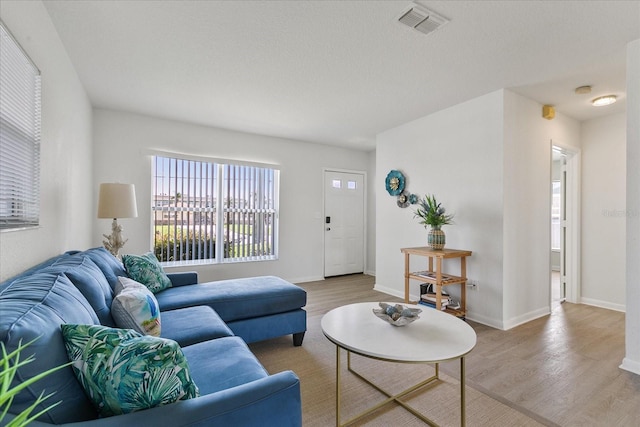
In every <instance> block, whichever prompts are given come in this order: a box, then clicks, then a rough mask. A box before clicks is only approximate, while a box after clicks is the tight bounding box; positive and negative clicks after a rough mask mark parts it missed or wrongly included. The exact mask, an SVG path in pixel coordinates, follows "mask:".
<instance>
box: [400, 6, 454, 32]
mask: <svg viewBox="0 0 640 427" xmlns="http://www.w3.org/2000/svg"><path fill="white" fill-rule="evenodd" d="M449 21H450V20H449V19H447V18H445V17H443V16H441V15H438V14H437V13H435V12H433V11H431V10H429V9H427V8H425V7H423V6H420V5H417V4H414V5H413V6H412V7H411V8H410V9H409V10H407V11H406V12H404V13H403V14H402V15H401V16H400V17H399V18H398V22H401V23H402V24H404V25H406V26H408V27H411V28H413V29H414V30H418V31H420V32H422V33H424V34H429V33H432V32H434V31H435V30H437V29H438V28H440V27H442V26H443V25H445V24H447V23H448V22H449Z"/></svg>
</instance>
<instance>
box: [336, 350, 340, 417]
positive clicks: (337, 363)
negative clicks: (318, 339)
mask: <svg viewBox="0 0 640 427" xmlns="http://www.w3.org/2000/svg"><path fill="white" fill-rule="evenodd" d="M336 427H340V347H338V346H336Z"/></svg>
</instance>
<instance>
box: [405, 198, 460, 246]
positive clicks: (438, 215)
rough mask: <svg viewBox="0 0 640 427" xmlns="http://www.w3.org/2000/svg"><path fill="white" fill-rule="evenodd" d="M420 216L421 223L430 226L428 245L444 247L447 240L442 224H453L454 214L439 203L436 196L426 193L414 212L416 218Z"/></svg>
mask: <svg viewBox="0 0 640 427" xmlns="http://www.w3.org/2000/svg"><path fill="white" fill-rule="evenodd" d="M415 217H417V218H420V224H422V225H424V227H425V228H427V227H429V233H428V234H427V246H429V247H430V248H432V249H443V248H444V245H445V241H446V236H445V234H444V231H442V226H443V225H446V224H451V223H452V222H453V221H452V220H453V214H448V213H446V209H445V208H444V206H442V204H441V203H438V201H437V200H436V196H434V195H429V194H427V195H425V196H424V198H422V199H420V200H419V201H418V208H417V209H416V210H415V212H414V218H415Z"/></svg>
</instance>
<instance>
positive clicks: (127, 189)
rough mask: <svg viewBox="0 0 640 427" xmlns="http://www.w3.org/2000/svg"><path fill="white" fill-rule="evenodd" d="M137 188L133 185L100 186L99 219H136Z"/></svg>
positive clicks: (110, 184) (108, 184)
mask: <svg viewBox="0 0 640 427" xmlns="http://www.w3.org/2000/svg"><path fill="white" fill-rule="evenodd" d="M137 216H138V207H137V206H136V188H135V186H134V185H133V184H112V183H107V184H100V196H99V197H98V218H136V217H137Z"/></svg>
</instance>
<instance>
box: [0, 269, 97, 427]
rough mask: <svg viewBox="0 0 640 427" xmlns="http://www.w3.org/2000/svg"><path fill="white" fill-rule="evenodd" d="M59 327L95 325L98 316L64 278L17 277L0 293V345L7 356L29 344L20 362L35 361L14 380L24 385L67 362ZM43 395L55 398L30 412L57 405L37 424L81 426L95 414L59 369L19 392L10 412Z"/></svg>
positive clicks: (45, 275) (41, 274)
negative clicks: (22, 344)
mask: <svg viewBox="0 0 640 427" xmlns="http://www.w3.org/2000/svg"><path fill="white" fill-rule="evenodd" d="M62 323H84V324H97V323H98V317H97V316H96V313H95V312H94V311H93V308H91V305H90V304H89V302H88V301H87V300H86V299H85V297H84V296H83V295H82V294H81V293H80V291H79V290H78V289H77V288H76V287H75V286H74V285H73V284H72V283H71V281H70V280H69V278H67V276H65V275H64V274H56V273H53V272H48V273H47V272H39V273H34V274H31V275H28V276H21V277H19V278H18V279H16V280H13V281H12V282H11V283H9V284H7V285H6V286H3V287H2V290H0V340H1V341H2V342H3V343H4V345H5V346H6V348H7V351H8V352H11V351H13V350H15V349H16V348H17V347H18V345H19V343H20V342H22V343H27V342H29V341H31V340H33V339H36V338H37V339H36V341H35V342H34V343H33V344H31V345H30V346H29V347H28V348H27V349H26V350H25V352H24V353H22V355H21V359H22V360H24V359H26V358H27V357H28V356H30V355H33V356H34V361H33V362H31V363H29V364H26V365H23V366H21V367H20V369H18V373H17V378H19V379H20V380H21V381H26V380H28V379H30V378H33V377H35V376H36V375H39V374H40V373H41V372H44V371H46V370H48V369H51V368H54V367H58V366H60V365H63V364H65V363H68V362H69V359H68V357H67V352H66V350H65V347H64V343H63V340H62V333H61V331H60V325H61V324H62ZM42 392H44V394H45V395H46V394H49V393H51V392H55V393H56V394H55V395H54V396H53V397H52V398H51V399H49V400H47V401H45V402H44V404H40V405H39V406H37V407H36V408H35V412H36V413H37V412H39V411H41V410H43V409H44V408H45V407H47V406H48V405H50V404H51V403H54V402H57V401H62V403H60V404H59V405H58V406H56V407H55V408H53V409H51V410H49V411H47V412H46V413H45V414H44V415H42V416H41V417H40V418H39V420H40V421H45V422H48V423H53V424H62V423H68V422H75V421H86V420H89V419H94V418H96V416H97V414H96V411H95V409H94V408H93V406H92V405H91V403H90V402H89V401H88V400H87V398H86V396H85V394H84V392H83V390H82V387H81V386H80V384H79V383H78V381H77V380H76V377H75V375H74V373H73V370H72V368H71V367H66V368H64V369H61V370H58V371H56V372H54V373H52V374H50V375H48V376H46V377H44V378H42V379H40V380H39V381H37V382H35V383H34V384H32V385H31V386H29V387H27V388H26V389H24V390H22V391H21V392H20V393H19V394H18V395H17V396H16V397H15V399H14V400H13V404H12V406H11V412H12V413H19V412H21V411H23V410H24V409H26V408H27V407H28V406H30V405H31V404H32V403H33V402H34V401H35V400H36V399H37V397H38V396H39V395H40V394H41V393H42Z"/></svg>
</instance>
